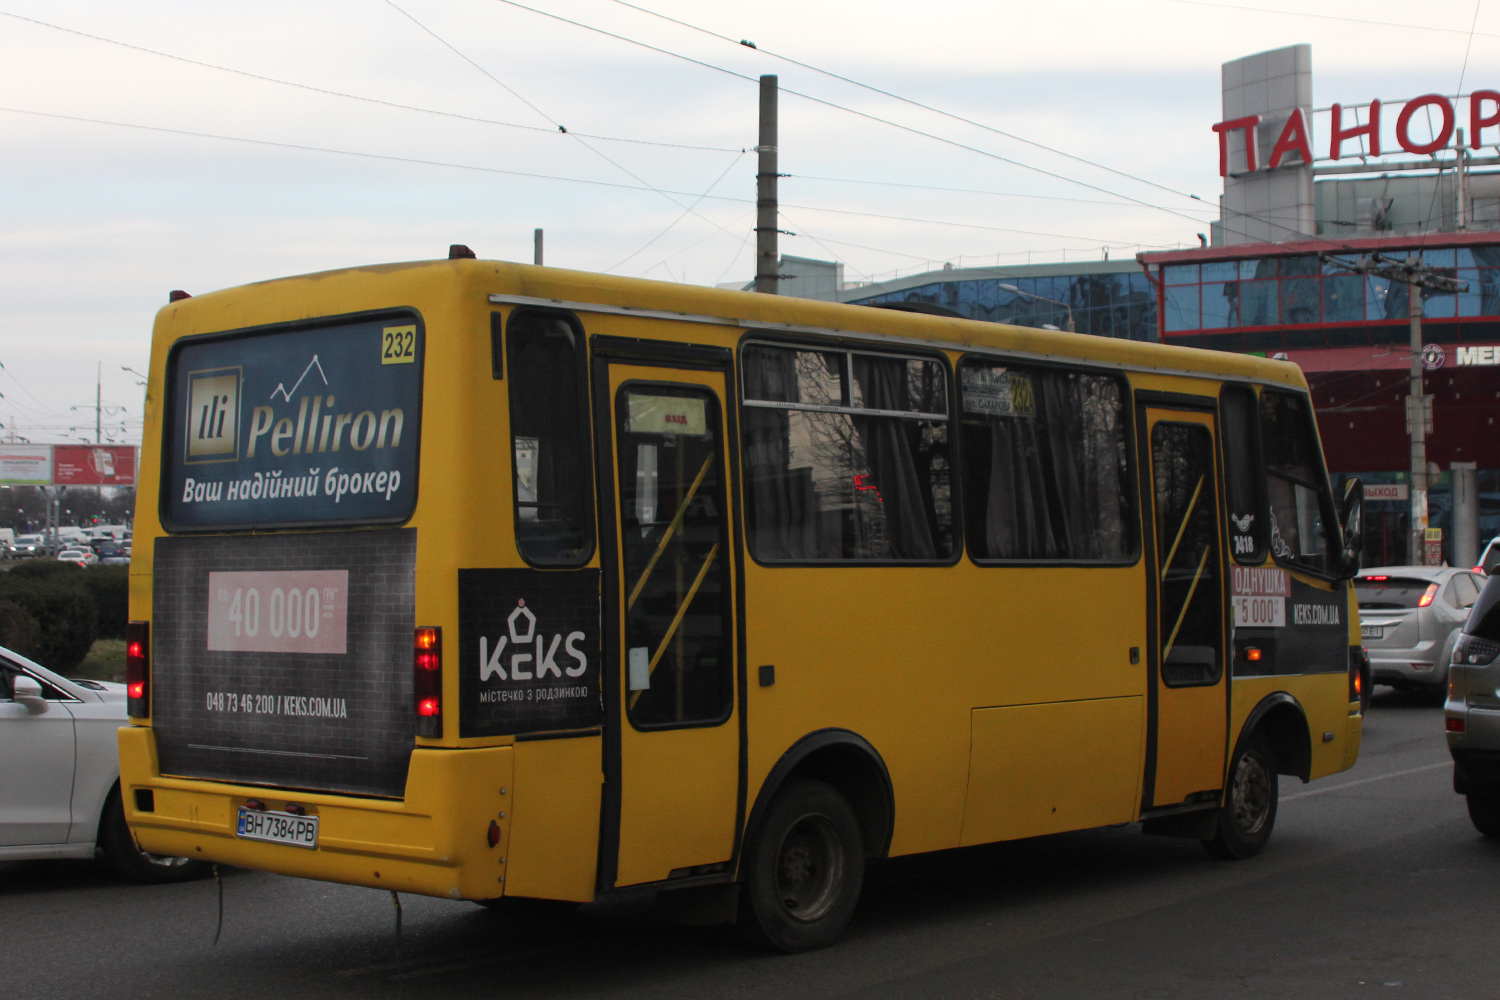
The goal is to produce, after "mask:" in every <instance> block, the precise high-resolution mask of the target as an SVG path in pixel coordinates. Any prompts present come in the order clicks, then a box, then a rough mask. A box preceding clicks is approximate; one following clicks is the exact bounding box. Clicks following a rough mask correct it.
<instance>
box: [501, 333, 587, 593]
mask: <svg viewBox="0 0 1500 1000" xmlns="http://www.w3.org/2000/svg"><path fill="white" fill-rule="evenodd" d="M506 353H507V360H508V361H509V368H510V372H509V376H510V377H509V379H508V380H507V383H506V384H507V385H508V386H509V391H510V427H511V443H512V449H511V460H512V463H513V464H512V470H513V473H514V482H515V520H516V545H517V546H518V547H519V548H520V550H521V555H522V556H523V557H524V558H525V559H526V560H527V561H528V562H530V563H534V564H537V565H551V566H577V565H581V564H582V563H585V562H587V561H588V560H589V557H590V556H591V555H592V554H593V550H594V517H593V513H594V507H593V483H592V479H591V477H590V475H589V468H588V461H589V439H588V429H587V413H588V410H587V407H586V405H585V398H584V379H583V331H582V330H581V329H579V328H578V327H577V326H576V325H575V323H574V322H573V321H571V319H570V318H568V317H564V316H560V315H558V314H556V313H539V312H525V311H521V310H517V311H516V312H515V313H514V314H512V316H511V318H510V323H509V326H508V328H507V330H506Z"/></svg>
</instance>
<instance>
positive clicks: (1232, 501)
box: [1219, 385, 1266, 566]
mask: <svg viewBox="0 0 1500 1000" xmlns="http://www.w3.org/2000/svg"><path fill="white" fill-rule="evenodd" d="M1219 415H1220V419H1221V420H1222V422H1223V431H1222V436H1221V440H1220V446H1221V447H1222V448H1223V450H1224V473H1225V481H1224V492H1225V494H1226V499H1227V500H1228V503H1227V505H1226V506H1227V508H1228V509H1227V513H1228V515H1229V530H1228V533H1227V535H1226V537H1227V538H1228V539H1229V548H1230V552H1231V553H1232V554H1233V555H1234V559H1235V561H1236V562H1240V563H1246V564H1248V565H1252V566H1258V565H1260V563H1261V562H1262V561H1263V560H1264V559H1265V555H1266V514H1265V504H1264V503H1263V501H1262V500H1261V496H1260V491H1261V484H1262V483H1263V482H1264V478H1263V475H1262V473H1261V471H1260V469H1261V466H1260V441H1259V439H1258V432H1259V426H1258V424H1257V422H1256V419H1255V390H1253V389H1251V388H1250V387H1249V386H1245V385H1229V386H1225V387H1224V392H1223V394H1222V395H1221V396H1220V397H1219Z"/></svg>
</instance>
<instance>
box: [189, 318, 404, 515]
mask: <svg viewBox="0 0 1500 1000" xmlns="http://www.w3.org/2000/svg"><path fill="white" fill-rule="evenodd" d="M422 356H423V328H422V322H421V318H420V317H419V316H417V315H416V314H415V313H413V312H410V311H401V312H394V313H383V314H379V315H374V316H369V315H366V316H358V317H344V318H342V319H338V320H334V321H330V322H326V323H321V324H319V325H316V326H305V325H304V326H299V327H285V328H272V329H269V330H250V331H241V332H237V333H233V334H225V335H214V336H210V337H204V338H201V339H197V338H195V339H189V340H185V341H183V342H182V343H180V344H179V345H178V346H177V348H176V349H175V350H174V352H173V354H172V357H171V359H170V360H169V362H168V369H167V383H168V392H167V406H168V408H169V409H168V418H167V420H166V439H165V441H164V442H163V443H164V461H163V469H162V488H161V498H162V499H161V514H162V522H163V524H164V525H165V526H166V527H167V529H168V530H169V531H192V530H195V529H197V530H207V529H214V530H222V529H225V528H236V527H239V528H250V527H258V526H262V525H275V526H279V527H290V526H294V525H314V524H317V525H328V524H336V523H361V524H369V523H372V522H373V523H399V522H401V521H404V520H405V519H406V518H407V517H409V516H410V515H411V512H412V509H413V505H414V503H415V500H416V489H417V445H418V442H419V439H420V437H421V433H420V432H421V419H422V409H421V405H422Z"/></svg>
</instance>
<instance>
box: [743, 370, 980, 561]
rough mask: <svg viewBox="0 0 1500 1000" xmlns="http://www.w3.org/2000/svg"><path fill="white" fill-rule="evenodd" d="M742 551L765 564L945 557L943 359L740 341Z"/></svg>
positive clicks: (947, 481)
mask: <svg viewBox="0 0 1500 1000" xmlns="http://www.w3.org/2000/svg"><path fill="white" fill-rule="evenodd" d="M742 365H743V370H744V403H745V415H744V449H745V452H744V458H745V480H746V498H747V508H748V510H747V513H748V523H749V536H750V549H751V552H752V553H753V554H754V555H755V558H756V559H758V560H760V561H761V562H813V561H835V560H837V561H878V562H895V561H903V562H905V561H910V562H941V561H947V560H948V559H950V558H951V557H952V555H953V552H954V542H953V502H952V495H951V470H952V466H951V462H950V459H949V441H948V378H947V370H946V367H945V366H944V365H943V364H942V363H941V362H939V361H935V360H930V359H923V358H908V357H894V356H890V355H881V354H865V353H861V352H856V351H841V350H813V349H808V348H791V347H773V346H770V345H767V344H751V345H749V346H747V347H746V348H745V350H744V355H743V358H742Z"/></svg>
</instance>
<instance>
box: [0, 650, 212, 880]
mask: <svg viewBox="0 0 1500 1000" xmlns="http://www.w3.org/2000/svg"><path fill="white" fill-rule="evenodd" d="M125 722H126V719H125V685H123V684H109V683H105V682H101V681H89V680H68V679H66V678H63V677H60V676H58V675H57V674H55V673H53V672H52V671H50V670H47V669H46V668H45V667H42V666H40V665H38V664H36V663H33V662H31V661H30V660H28V659H26V658H25V657H23V656H21V655H19V654H17V653H13V652H11V651H10V650H8V649H4V648H3V647H0V761H3V762H4V764H3V766H0V860H5V861H19V860H23V859H32V858H92V857H95V856H96V855H100V856H102V857H103V859H104V861H105V862H106V863H107V864H108V865H109V866H110V867H111V868H113V869H114V870H115V871H116V872H117V873H118V874H120V875H121V876H123V877H124V878H127V879H130V880H132V881H135V882H181V881H185V880H187V879H191V878H196V877H198V876H200V875H203V874H205V873H206V872H207V870H208V866H207V865H206V864H204V863H203V862H201V861H194V860H192V859H189V858H169V857H162V856H159V855H155V854H149V853H147V852H145V851H142V850H140V849H138V848H137V847H136V845H135V838H134V837H132V836H131V834H130V829H129V827H127V826H126V825H125V811H124V809H123V808H122V807H121V804H120V756H119V755H120V751H119V743H118V737H117V736H116V732H117V730H119V728H120V727H121V726H122V725H124V724H125Z"/></svg>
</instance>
